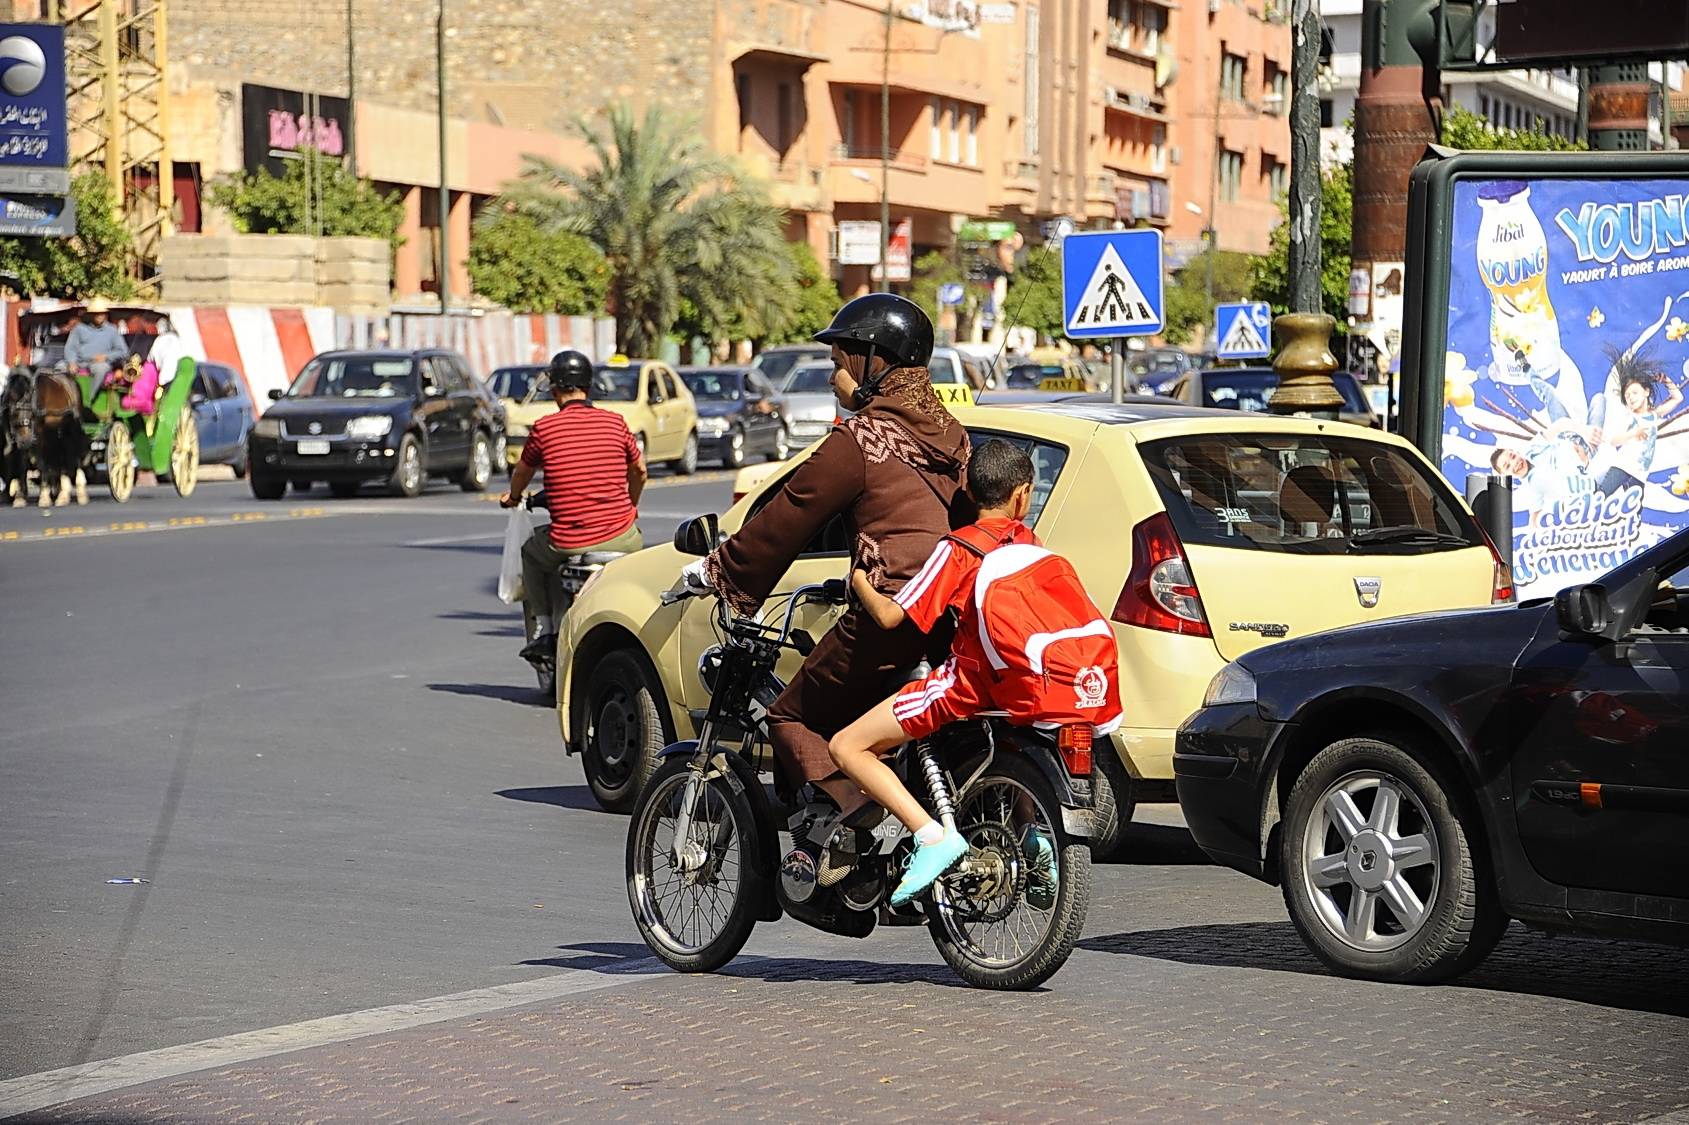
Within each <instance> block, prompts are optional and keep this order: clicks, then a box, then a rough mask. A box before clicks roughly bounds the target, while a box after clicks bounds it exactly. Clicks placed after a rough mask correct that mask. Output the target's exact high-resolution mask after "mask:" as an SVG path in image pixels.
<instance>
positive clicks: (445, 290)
mask: <svg viewBox="0 0 1689 1125" xmlns="http://www.w3.org/2000/svg"><path fill="white" fill-rule="evenodd" d="M434 65H435V69H436V70H437V72H438V74H439V83H440V191H439V204H440V206H439V215H440V266H439V274H438V286H439V291H440V315H441V316H445V315H446V308H447V306H449V305H450V304H451V295H452V280H451V262H452V255H451V234H450V228H449V226H448V224H449V223H450V222H451V210H452V203H451V199H452V195H451V188H450V187H449V186H448V185H447V180H446V0H440V9H439V17H438V19H437V20H436V22H435V25H434Z"/></svg>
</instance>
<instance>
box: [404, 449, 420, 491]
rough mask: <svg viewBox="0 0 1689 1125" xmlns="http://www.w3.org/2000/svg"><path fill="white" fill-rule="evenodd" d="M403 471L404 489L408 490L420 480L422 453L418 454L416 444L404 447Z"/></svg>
mask: <svg viewBox="0 0 1689 1125" xmlns="http://www.w3.org/2000/svg"><path fill="white" fill-rule="evenodd" d="M404 472H405V476H404V481H405V488H406V490H407V491H408V490H410V489H414V488H416V487H417V484H418V483H419V482H420V480H421V473H422V455H421V454H419V453H418V452H417V451H416V446H414V445H412V446H407V447H406V448H405V469H404Z"/></svg>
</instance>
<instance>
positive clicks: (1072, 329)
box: [1061, 230, 1163, 339]
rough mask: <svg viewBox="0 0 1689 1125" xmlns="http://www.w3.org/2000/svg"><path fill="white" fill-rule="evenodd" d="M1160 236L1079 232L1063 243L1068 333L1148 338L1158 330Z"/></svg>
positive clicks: (1145, 232) (1081, 336) (1064, 310)
mask: <svg viewBox="0 0 1689 1125" xmlns="http://www.w3.org/2000/svg"><path fill="white" fill-rule="evenodd" d="M1161 270H1162V264H1161V232H1160V231H1158V230H1105V231H1082V232H1075V233H1073V234H1070V235H1068V236H1067V238H1066V239H1065V240H1064V241H1063V242H1062V286H1061V289H1062V322H1063V324H1065V325H1066V331H1067V334H1068V335H1069V336H1071V337H1075V338H1079V339H1084V338H1091V337H1098V336H1150V335H1154V334H1155V333H1157V332H1160V331H1161V326H1162V308H1163V300H1162V297H1163V294H1162V274H1161Z"/></svg>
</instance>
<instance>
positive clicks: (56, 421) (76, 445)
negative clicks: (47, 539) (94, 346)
mask: <svg viewBox="0 0 1689 1125" xmlns="http://www.w3.org/2000/svg"><path fill="white" fill-rule="evenodd" d="M34 414H35V432H36V443H37V444H36V457H35V463H36V467H37V468H38V469H39V470H40V472H41V500H40V506H41V507H43V508H45V507H47V505H48V504H59V505H63V504H68V503H69V502H70V490H71V482H72V480H73V479H74V481H75V483H76V502H77V503H78V504H86V503H87V502H88V477H87V475H86V474H85V473H84V472H83V471H82V462H83V459H84V458H85V457H86V456H87V455H88V435H87V433H86V432H85V431H84V430H83V429H82V388H81V387H79V386H77V383H76V380H75V379H73V378H71V377H70V376H69V375H65V374H63V373H61V372H58V371H41V372H38V373H37V374H36V376H35V398H34Z"/></svg>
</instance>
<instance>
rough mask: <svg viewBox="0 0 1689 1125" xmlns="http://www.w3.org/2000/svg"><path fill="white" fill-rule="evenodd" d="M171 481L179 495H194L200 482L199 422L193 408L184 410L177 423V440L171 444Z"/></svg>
mask: <svg viewBox="0 0 1689 1125" xmlns="http://www.w3.org/2000/svg"><path fill="white" fill-rule="evenodd" d="M170 483H171V484H174V485H175V486H176V495H178V496H191V495H193V491H194V486H195V485H197V484H198V483H199V424H198V423H196V422H195V421H194V415H193V411H191V410H183V411H182V420H181V421H180V422H178V423H176V440H175V441H174V442H172V443H171V445H170Z"/></svg>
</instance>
